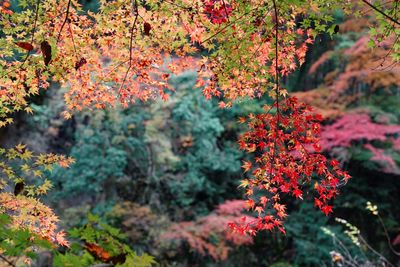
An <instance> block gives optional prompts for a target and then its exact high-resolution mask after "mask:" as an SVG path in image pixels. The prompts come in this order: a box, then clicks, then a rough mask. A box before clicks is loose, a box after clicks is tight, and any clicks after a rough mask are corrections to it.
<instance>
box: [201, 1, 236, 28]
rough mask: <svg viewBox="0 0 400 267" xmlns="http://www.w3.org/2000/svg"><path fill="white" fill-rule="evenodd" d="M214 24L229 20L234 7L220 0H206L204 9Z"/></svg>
mask: <svg viewBox="0 0 400 267" xmlns="http://www.w3.org/2000/svg"><path fill="white" fill-rule="evenodd" d="M203 12H204V13H205V14H206V15H207V16H208V17H209V19H210V21H211V22H212V23H214V24H222V23H225V22H227V20H228V17H229V15H230V14H231V13H232V7H231V6H230V5H228V4H226V3H225V1H223V0H222V1H220V0H205V1H204V11H203Z"/></svg>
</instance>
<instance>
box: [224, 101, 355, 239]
mask: <svg viewBox="0 0 400 267" xmlns="http://www.w3.org/2000/svg"><path fill="white" fill-rule="evenodd" d="M274 107H275V108H276V110H277V112H276V114H271V113H270V112H269V111H268V112H267V113H264V114H259V115H250V118H249V121H248V127H249V129H250V130H249V131H248V132H246V133H244V134H243V135H242V136H241V138H240V141H239V145H240V148H241V149H242V150H245V151H247V152H249V153H253V154H254V157H255V162H254V163H252V162H250V161H249V162H245V163H244V165H243V166H242V167H243V168H244V170H245V171H246V172H248V173H250V175H249V177H248V178H247V179H244V180H243V181H242V183H241V186H242V187H244V188H245V189H246V195H247V198H248V200H247V201H246V202H247V206H248V208H249V209H252V210H254V211H256V212H257V213H258V217H257V218H256V219H255V220H253V221H248V222H245V223H242V224H234V223H232V224H230V227H231V228H232V229H233V230H234V231H236V232H240V233H249V234H255V233H256V232H257V231H259V230H272V229H274V228H278V229H279V230H280V231H281V232H283V233H285V230H284V227H283V225H282V219H284V218H285V217H286V216H287V214H286V205H285V204H282V201H281V199H282V195H283V194H290V195H292V196H294V197H296V198H300V199H302V198H303V189H302V188H303V187H304V186H305V184H307V183H311V178H312V176H313V175H314V174H316V175H317V176H318V177H321V178H320V180H319V181H317V182H315V184H314V189H315V191H316V192H317V196H316V197H315V199H314V203H315V206H316V207H318V208H319V209H320V210H321V211H322V212H323V213H325V214H326V215H328V214H329V213H331V212H332V206H331V205H330V204H329V202H330V200H332V199H333V198H335V196H336V195H337V194H338V187H339V186H340V185H343V184H345V183H347V181H348V179H349V178H350V176H349V175H348V174H347V173H346V172H344V171H342V170H341V169H340V167H339V166H338V165H339V163H338V162H337V161H336V160H331V161H328V160H327V159H326V157H325V156H324V155H322V154H319V153H318V152H320V151H321V146H320V144H319V135H320V131H321V127H320V122H321V121H322V116H320V115H318V114H315V113H313V112H312V108H311V107H310V106H307V105H306V104H303V103H298V101H297V99H296V98H287V99H284V100H283V101H282V102H281V103H277V102H276V103H275V104H274ZM267 109H268V110H270V109H271V107H267ZM241 121H242V122H245V121H246V119H241ZM314 151H315V152H314Z"/></svg>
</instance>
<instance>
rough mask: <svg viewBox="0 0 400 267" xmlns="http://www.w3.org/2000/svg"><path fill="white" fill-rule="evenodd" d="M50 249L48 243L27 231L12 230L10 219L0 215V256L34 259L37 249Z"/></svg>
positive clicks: (2, 214)
mask: <svg viewBox="0 0 400 267" xmlns="http://www.w3.org/2000/svg"><path fill="white" fill-rule="evenodd" d="M50 248H51V244H50V242H49V241H47V240H44V239H42V238H40V237H39V236H38V235H35V234H32V233H31V232H30V231H29V230H28V229H14V228H13V227H12V223H11V218H10V217H9V216H8V215H6V214H4V213H1V214H0V251H1V255H2V256H5V257H7V258H9V257H27V258H30V259H35V258H36V257H37V255H36V251H37V250H38V249H50Z"/></svg>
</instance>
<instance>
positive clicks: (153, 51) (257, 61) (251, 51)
mask: <svg viewBox="0 0 400 267" xmlns="http://www.w3.org/2000/svg"><path fill="white" fill-rule="evenodd" d="M361 2H364V4H366V5H367V6H368V7H369V8H372V9H373V10H374V11H375V12H376V13H377V14H378V18H377V23H378V25H379V27H374V28H373V29H376V30H375V32H373V34H372V38H373V41H374V42H375V43H379V44H380V43H382V41H384V42H389V43H390V44H391V45H392V48H391V52H392V54H393V61H394V62H396V61H398V60H399V58H398V53H399V51H400V47H399V45H398V43H397V35H398V27H397V26H398V24H399V23H398V19H397V17H396V16H397V13H395V11H396V9H397V8H398V2H397V1H394V2H393V3H387V4H382V5H379V6H375V5H372V4H371V3H369V2H368V1H361ZM19 5H20V8H21V10H20V11H18V12H13V11H12V9H11V8H10V2H9V1H2V3H1V8H0V28H1V30H0V34H1V35H0V37H1V38H0V108H1V109H0V111H1V112H0V118H1V121H0V126H6V125H7V124H10V123H12V122H13V119H12V117H11V115H12V114H13V112H16V111H19V110H21V109H23V110H25V111H26V112H28V113H30V112H32V109H31V108H30V107H29V99H30V97H32V96H35V95H38V94H39V92H40V91H41V90H45V89H47V88H49V86H50V83H54V82H57V83H60V84H61V86H62V87H64V88H66V93H65V95H64V98H65V103H66V105H67V108H68V109H67V110H65V111H64V112H63V115H64V117H65V118H66V119H68V118H71V116H72V115H73V112H75V111H81V110H83V109H85V108H89V109H92V108H97V109H104V108H106V107H110V106H111V107H115V106H117V105H122V106H123V107H127V106H128V105H129V104H131V103H134V102H136V101H139V100H141V101H146V100H149V99H156V98H161V99H163V100H167V99H168V97H169V95H170V94H172V93H173V91H174V88H173V87H172V86H171V84H170V83H169V78H170V76H171V75H172V74H175V73H179V72H180V71H182V70H184V69H188V68H194V69H195V70H196V71H197V73H198V79H197V87H198V88H201V89H202V92H203V94H204V96H205V98H206V99H210V98H213V97H215V98H217V99H218V100H219V101H220V103H219V106H220V107H231V106H232V105H234V102H235V101H241V100H242V99H244V98H261V97H268V98H269V99H270V100H271V101H272V104H271V105H269V106H266V107H265V112H264V113H262V114H257V115H253V114H251V115H249V118H247V119H246V118H240V122H242V123H245V122H247V127H248V131H247V132H246V133H244V134H243V135H242V136H241V138H240V140H239V145H240V148H241V149H243V150H244V151H247V152H249V153H252V155H254V157H253V160H252V161H247V162H245V163H244V165H243V168H244V170H245V171H246V172H247V178H246V179H244V180H243V181H242V182H241V186H242V187H244V188H245V190H246V193H245V194H246V196H247V198H248V200H247V204H248V208H250V209H251V210H253V211H254V212H255V213H256V215H257V217H254V219H252V220H251V221H245V222H242V223H236V222H232V223H231V224H230V226H231V228H232V229H233V230H235V231H237V232H240V233H249V234H251V235H254V234H256V232H257V231H259V230H264V229H265V230H272V229H275V228H277V229H279V230H280V231H281V232H283V233H284V232H285V229H284V226H283V222H282V220H283V219H284V218H285V217H286V216H287V214H286V206H285V204H284V203H282V201H281V200H282V196H283V195H285V194H289V195H292V196H294V197H295V198H302V197H303V187H304V186H305V185H306V184H312V186H313V187H314V189H315V191H316V193H317V195H316V197H315V199H314V204H315V206H316V207H318V208H319V209H321V211H322V212H323V213H325V214H326V215H328V214H329V213H331V212H332V204H331V200H332V199H333V198H335V197H336V195H337V194H338V189H339V187H340V186H342V185H343V184H345V183H346V182H347V181H348V179H349V178H350V176H349V175H348V174H347V173H346V172H345V171H342V170H341V169H340V166H339V163H338V161H336V160H328V159H327V158H326V157H325V155H323V154H322V153H321V150H322V149H321V144H320V134H321V126H320V123H321V122H322V120H323V119H322V117H321V116H320V115H318V114H315V113H314V111H313V109H312V108H311V107H309V106H308V105H306V104H303V103H300V102H299V101H298V100H297V98H295V97H289V96H288V91H287V90H286V89H285V88H283V86H282V80H283V79H285V78H286V77H287V76H288V75H289V74H290V73H292V72H293V71H295V70H296V69H297V68H298V66H299V65H301V64H302V63H303V62H304V60H305V56H306V53H307V50H308V46H309V45H310V44H312V43H313V42H314V38H315V37H316V36H317V35H318V34H319V33H323V32H328V33H329V34H335V33H337V31H338V28H337V25H335V24H333V17H332V15H331V11H332V10H335V9H340V10H343V11H344V12H345V13H347V14H349V13H352V12H353V11H354V9H357V8H358V4H357V3H354V2H353V1H344V0H342V1H333V0H324V1H317V0H309V1H299V0H291V1H284V2H282V1H275V0H272V1H267V0H265V1H264V0H263V1H253V0H250V1H245V0H235V1H233V0H232V1H227V0H226V1H224V0H195V1H189V0H177V1H174V0H170V1H167V0H165V1H158V0H149V1H145V2H144V1H139V0H132V1H119V0H116V1H100V7H99V10H98V11H97V12H94V11H84V10H83V9H82V6H81V5H80V4H79V3H78V2H77V1H74V0H68V1H55V0H21V1H19ZM377 36H379V38H378V37H377ZM366 42H367V41H366V40H364V39H362V40H360V43H362V44H363V45H365V43H366ZM362 47H365V46H362ZM356 48H357V47H354V49H356ZM354 49H353V50H354ZM353 50H351V51H349V52H352V53H357V51H359V50H357V51H353ZM204 51H208V54H207V55H206V56H203V57H202V58H196V55H197V54H196V53H198V52H204ZM318 64H322V63H321V62H319V63H318ZM317 67H318V66H315V67H314V69H315V68H317ZM359 67H360V66H359V65H357V64H356V63H354V64H353V65H349V68H350V69H351V70H352V69H353V68H354V71H353V72H351V77H341V81H342V83H341V84H339V85H338V86H337V88H338V90H342V89H343V88H345V87H346V86H347V85H348V82H349V81H350V80H351V79H352V78H353V77H354V76H357V75H359V74H360V71H359ZM392 80H393V81H390V82H391V83H397V80H396V79H395V78H393V79H392ZM20 150H21V151H22V150H24V148H23V147H17V148H16V149H15V150H12V151H14V152H12V153H16V156H12V155H11V154H10V153H11V152H7V153H6V158H8V159H14V158H15V157H17V156H18V157H19V158H20V159H21V160H22V161H24V160H25V158H22V156H21V155H25V156H24V157H26V154H24V153H26V152H21V151H20ZM15 151H16V152H15ZM10 155H11V156H10ZM30 158H31V156H29V157H27V158H26V159H30ZM39 159H41V161H40V160H39ZM39 159H38V160H39V163H38V162H36V163H34V164H36V165H40V166H42V165H43V166H44V167H45V168H46V167H47V166H48V165H51V164H53V163H58V164H59V165H61V166H64V167H67V166H68V165H69V164H70V163H72V160H70V159H66V158H63V157H62V156H54V155H52V154H51V155H49V156H47V157H46V156H39ZM24 166H25V167H24ZM22 168H23V171H30V167H29V166H28V167H26V165H22ZM3 169H4V168H3ZM38 176H40V175H38ZM315 177H318V178H316V179H315V182H313V180H314V178H315ZM13 179H14V180H13ZM15 179H17V180H15ZM11 180H12V181H13V182H15V183H17V184H18V183H20V184H21V183H22V184H23V183H25V179H23V180H21V179H19V180H18V178H17V177H15V178H14V177H11ZM48 187H49V186H48V185H46V187H45V188H34V187H27V188H26V190H27V191H28V196H22V195H21V196H19V194H14V195H12V194H11V193H1V194H2V198H3V199H5V201H4V204H2V207H1V208H2V209H3V210H4V212H8V210H9V209H18V208H19V207H26V208H28V210H30V211H29V212H31V209H30V208H32V209H33V207H30V208H29V205H27V201H28V200H27V199H25V198H28V197H29V194H31V195H32V196H35V195H36V194H38V193H42V192H45V191H46V190H47V189H48ZM15 188H17V187H16V186H15ZM11 199H17V200H16V202H12V203H11V202H10V201H12V200H11ZM10 203H11V205H10ZM32 203H33V202H30V204H32ZM7 205H9V206H7ZM27 206H28V207H27ZM42 208H43V209H45V208H44V207H42ZM45 214H47V215H48V216H47V217H46V218H47V219H49V218H53V217H52V216H50V215H49V214H50V211H46V213H45ZM34 217H35V218H25V219H28V220H29V223H32V221H33V222H34V220H36V219H37V218H36V217H37V216H36V215H34ZM14 221H15V224H16V225H24V226H26V224H25V223H20V224H19V223H17V222H18V217H15V218H14ZM54 221H56V220H55V219H54V218H53V220H52V222H51V225H53V222H54ZM29 223H28V224H29ZM33 225H34V226H35V227H36V226H37V224H35V223H32V226H31V227H30V229H31V230H33V232H35V233H37V234H39V235H42V236H44V237H47V238H48V239H50V240H52V241H53V239H54V233H55V232H54V230H55V229H54V228H51V229H47V232H45V233H43V232H41V231H42V230H43V229H42V228H40V227H39V228H38V229H36V228H35V227H33ZM56 239H58V241H59V243H61V244H65V243H64V241H63V239H62V236H58V238H57V237H56ZM60 240H61V242H60Z"/></svg>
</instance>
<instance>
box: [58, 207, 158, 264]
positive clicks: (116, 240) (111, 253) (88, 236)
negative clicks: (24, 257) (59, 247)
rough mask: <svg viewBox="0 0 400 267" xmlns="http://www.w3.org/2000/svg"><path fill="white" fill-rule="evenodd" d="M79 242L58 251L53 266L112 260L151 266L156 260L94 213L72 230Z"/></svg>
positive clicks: (113, 261) (115, 262)
mask: <svg viewBox="0 0 400 267" xmlns="http://www.w3.org/2000/svg"><path fill="white" fill-rule="evenodd" d="M69 234H70V237H71V238H74V239H75V240H76V241H75V242H74V243H72V244H71V249H70V250H68V251H67V252H65V253H61V252H60V253H56V254H55V257H54V266H55V267H63V266H71V267H72V266H82V267H85V266H91V265H93V264H96V263H97V264H99V263H102V262H103V263H112V264H113V266H121V267H122V266H126V267H130V266H132V267H150V266H153V265H154V264H155V263H156V262H155V260H154V258H153V257H151V256H150V255H148V254H145V253H143V254H142V255H138V254H137V253H136V252H135V251H133V250H132V249H131V248H130V247H129V246H127V245H126V244H125V243H124V239H125V236H124V235H123V234H121V233H120V230H118V229H116V228H114V227H112V226H110V225H108V224H106V223H103V222H101V220H100V218H99V217H98V216H95V215H91V214H89V215H88V222H87V224H85V225H84V226H82V227H79V228H74V229H72V230H70V231H69Z"/></svg>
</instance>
